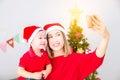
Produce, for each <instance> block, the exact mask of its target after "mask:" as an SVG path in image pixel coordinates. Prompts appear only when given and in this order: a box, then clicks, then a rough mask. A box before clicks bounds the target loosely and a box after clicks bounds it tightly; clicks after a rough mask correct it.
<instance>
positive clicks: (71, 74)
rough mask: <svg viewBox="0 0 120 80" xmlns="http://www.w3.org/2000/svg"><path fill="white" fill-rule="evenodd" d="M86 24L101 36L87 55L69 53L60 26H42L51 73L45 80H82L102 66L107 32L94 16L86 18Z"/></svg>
mask: <svg viewBox="0 0 120 80" xmlns="http://www.w3.org/2000/svg"><path fill="white" fill-rule="evenodd" d="M88 24H89V27H90V28H92V29H93V30H94V31H96V32H98V33H99V35H100V36H101V41H100V44H99V45H98V47H97V48H96V49H95V51H93V52H91V53H89V54H73V53H70V50H69V46H68V43H67V39H66V37H65V30H64V27H63V26H62V25H61V24H59V23H51V24H47V25H45V26H44V29H45V30H46V33H47V39H48V47H47V51H48V53H49V56H50V58H51V64H52V72H51V73H50V75H49V76H48V77H47V79H46V80H84V79H85V78H86V77H87V76H88V75H89V74H90V73H92V72H93V71H94V70H96V69H97V68H98V67H99V66H100V65H101V64H102V62H103V59H104V55H105V52H106V49H107V46H108V42H109V38H110V35H109V32H108V30H107V28H106V27H105V25H104V24H103V23H102V22H101V21H100V19H99V18H98V17H97V16H96V15H90V16H89V17H88Z"/></svg>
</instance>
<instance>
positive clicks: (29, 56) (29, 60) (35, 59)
mask: <svg viewBox="0 0 120 80" xmlns="http://www.w3.org/2000/svg"><path fill="white" fill-rule="evenodd" d="M48 64H50V60H49V57H48V55H47V53H46V51H43V55H42V56H41V57H39V56H37V55H36V54H35V53H34V52H33V50H32V48H30V50H29V51H27V52H26V53H25V54H24V55H23V56H22V57H21V58H20V62H19V66H20V67H23V68H24V69H25V70H26V71H29V72H39V71H41V70H44V69H45V66H46V65H48ZM18 80H25V78H23V77H19V78H18Z"/></svg>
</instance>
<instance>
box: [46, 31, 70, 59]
mask: <svg viewBox="0 0 120 80" xmlns="http://www.w3.org/2000/svg"><path fill="white" fill-rule="evenodd" d="M61 33H62V36H63V39H64V46H63V50H64V52H65V54H64V56H65V57H66V56H68V55H69V54H71V52H70V47H69V44H68V41H67V39H66V36H65V34H64V33H63V32H62V31H61ZM47 39H48V34H47ZM47 52H48V55H49V57H50V58H53V57H54V53H53V51H52V49H51V48H50V47H49V41H48V45H47Z"/></svg>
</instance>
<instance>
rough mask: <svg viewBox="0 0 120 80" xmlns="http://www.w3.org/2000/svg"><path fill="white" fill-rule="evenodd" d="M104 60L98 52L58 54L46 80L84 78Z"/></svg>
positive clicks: (79, 79) (81, 79)
mask: <svg viewBox="0 0 120 80" xmlns="http://www.w3.org/2000/svg"><path fill="white" fill-rule="evenodd" d="M102 62H103V58H98V57H97V56H96V52H95V51H94V52H93V53H90V54H85V55H84V54H76V53H73V54H70V55H69V56H67V57H64V56H58V57H55V58H53V59H51V63H52V72H51V73H50V75H49V76H48V77H47V79H46V80H84V79H85V78H86V77H87V76H88V75H89V74H90V73H91V72H93V71H95V70H96V69H97V68H98V67H99V66H100V65H101V64H102Z"/></svg>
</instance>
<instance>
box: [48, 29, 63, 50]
mask: <svg viewBox="0 0 120 80" xmlns="http://www.w3.org/2000/svg"><path fill="white" fill-rule="evenodd" d="M48 42H49V46H50V48H51V49H52V50H53V51H60V50H63V46H64V39H63V34H62V32H61V31H60V30H57V29H55V30H52V31H50V32H49V33H48Z"/></svg>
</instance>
